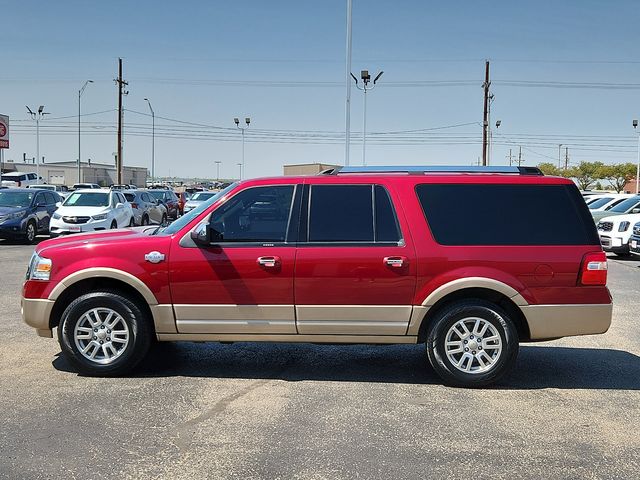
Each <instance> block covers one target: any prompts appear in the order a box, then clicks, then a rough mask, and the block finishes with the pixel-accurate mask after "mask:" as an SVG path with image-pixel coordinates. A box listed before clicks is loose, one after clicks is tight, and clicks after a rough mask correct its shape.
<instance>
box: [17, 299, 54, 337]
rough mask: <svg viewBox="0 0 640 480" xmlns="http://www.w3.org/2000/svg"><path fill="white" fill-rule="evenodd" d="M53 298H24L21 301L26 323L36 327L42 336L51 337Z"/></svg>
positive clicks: (23, 317) (23, 318)
mask: <svg viewBox="0 0 640 480" xmlns="http://www.w3.org/2000/svg"><path fill="white" fill-rule="evenodd" d="M53 303H54V302H53V300H46V299H40V298H23V299H22V300H21V301H20V307H21V308H20V309H21V311H22V320H23V321H24V323H26V324H27V325H29V326H30V327H33V328H35V329H36V332H37V333H38V335H40V336H41V337H49V338H51V336H52V334H51V328H49V317H50V316H51V310H52V309H53Z"/></svg>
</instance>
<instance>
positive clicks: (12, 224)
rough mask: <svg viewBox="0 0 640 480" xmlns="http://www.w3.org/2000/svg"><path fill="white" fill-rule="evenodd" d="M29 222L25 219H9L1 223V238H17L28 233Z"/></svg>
mask: <svg viewBox="0 0 640 480" xmlns="http://www.w3.org/2000/svg"><path fill="white" fill-rule="evenodd" d="M26 227H27V222H25V221H23V220H9V221H6V222H4V223H2V224H0V238H15V237H20V236H22V235H24V234H25V233H26V230H27V228H26Z"/></svg>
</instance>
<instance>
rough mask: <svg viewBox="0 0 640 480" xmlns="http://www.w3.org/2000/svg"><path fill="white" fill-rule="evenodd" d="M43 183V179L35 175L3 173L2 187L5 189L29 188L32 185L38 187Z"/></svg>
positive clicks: (0, 183)
mask: <svg viewBox="0 0 640 480" xmlns="http://www.w3.org/2000/svg"><path fill="white" fill-rule="evenodd" d="M39 183H43V182H42V177H38V175H36V174H35V173H25V172H10V173H3V174H2V177H1V180H0V185H2V186H3V187H22V188H25V187H28V186H30V185H37V184H39Z"/></svg>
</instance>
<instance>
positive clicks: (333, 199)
mask: <svg viewBox="0 0 640 480" xmlns="http://www.w3.org/2000/svg"><path fill="white" fill-rule="evenodd" d="M400 238H401V236H400V229H399V228H398V223H397V219H396V215H395V212H394V210H393V206H392V203H391V199H390V197H389V194H388V193H387V191H386V189H385V188H384V187H382V186H380V185H377V186H374V185H312V186H311V190H310V196H309V220H308V241H309V242H310V243H378V242H393V243H397V242H399V241H400Z"/></svg>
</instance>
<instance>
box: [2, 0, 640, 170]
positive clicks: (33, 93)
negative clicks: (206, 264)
mask: <svg viewBox="0 0 640 480" xmlns="http://www.w3.org/2000/svg"><path fill="white" fill-rule="evenodd" d="M0 12H2V15H1V21H0V52H2V53H1V55H0V59H1V60H0V113H3V114H7V115H9V116H10V117H11V148H10V149H9V150H7V151H6V152H5V159H13V160H15V161H22V157H23V153H26V155H27V157H34V156H35V155H36V153H35V152H36V134H35V125H34V122H33V121H32V120H31V119H30V117H29V115H28V114H27V110H26V108H25V106H27V105H28V106H30V107H31V108H32V109H35V108H37V107H38V106H39V105H44V106H45V111H46V112H49V113H50V114H49V115H47V116H45V118H44V120H42V122H41V124H40V125H41V126H40V152H41V155H43V156H45V159H46V162H47V163H48V162H55V161H69V160H74V161H75V160H76V159H77V156H78V138H77V136H78V132H77V128H78V127H77V121H78V119H77V115H78V90H79V89H80V88H81V87H82V85H83V83H84V82H85V81H86V80H88V79H91V80H93V82H94V83H92V84H89V85H88V86H87V88H86V90H85V91H84V93H83V96H82V113H83V116H82V159H83V161H84V160H86V159H87V158H90V159H91V160H92V161H93V162H96V163H112V162H113V161H114V152H115V151H116V149H117V147H116V129H115V127H116V122H117V113H116V108H117V88H116V85H115V83H114V80H113V79H114V78H115V77H116V76H117V62H118V57H121V58H122V59H123V62H124V79H125V80H126V81H128V82H129V85H128V87H127V89H128V91H129V94H128V95H127V96H125V97H124V106H125V109H126V111H125V137H124V138H125V140H124V154H123V158H124V163H125V164H127V165H132V166H146V167H148V168H151V142H152V138H151V120H152V119H151V116H150V112H149V107H148V105H147V103H146V101H145V100H144V99H145V98H149V100H150V101H151V103H152V106H153V109H154V111H155V114H156V119H155V122H156V131H155V174H156V176H177V177H208V178H214V177H215V175H216V167H215V162H216V161H220V162H222V163H221V172H220V175H221V177H222V178H234V177H237V176H238V172H239V167H238V163H239V162H241V160H242V148H241V133H240V131H238V130H237V129H236V127H235V125H234V123H233V118H234V117H240V118H243V117H247V116H248V117H250V118H251V124H250V126H249V128H248V129H247V130H246V133H245V140H246V143H245V171H244V175H245V177H257V176H265V175H278V174H281V173H282V165H284V164H292V163H312V162H322V163H331V164H334V163H335V164H343V163H344V160H345V147H344V130H345V118H344V117H345V85H344V83H345V74H346V71H345V35H346V0H323V1H316V2H310V1H307V0H298V1H288V0H271V1H268V2H265V1H258V0H245V1H242V2H222V1H195V0H193V1H189V0H183V1H180V2H168V1H160V0H156V1H147V0H142V1H140V0H137V1H135V2H131V1H117V0H115V1H109V2H87V1H65V0H60V1H56V2H42V1H30V0H21V1H20V2H16V1H13V0H0ZM637 20H638V10H637V5H636V3H635V2H632V1H616V2H611V1H604V0H603V1H593V0H579V1H578V0H575V1H562V0H555V1H548V0H540V1H536V2H514V1H502V0H499V1H493V2H477V1H457V2H444V1H440V2H436V1H409V0H386V1H382V0H381V1H375V0H368V1H364V0H353V61H352V67H351V70H352V72H354V73H355V74H356V76H359V72H360V70H362V69H368V70H369V71H370V72H371V73H372V74H375V73H377V72H379V71H384V74H383V76H382V77H381V78H380V81H379V83H378V84H377V85H376V87H375V88H374V89H373V90H372V91H370V92H369V93H368V94H367V99H368V100H367V146H366V163H367V164H370V165H376V164H379V165H382V164H391V165H393V164H416V165H418V164H425V165H437V164H448V165H455V164H458V165H470V164H472V163H475V162H477V161H478V157H479V156H480V155H481V142H482V128H481V123H482V114H483V111H482V108H483V91H482V82H483V79H484V64H485V59H488V60H490V65H491V79H492V85H491V92H492V93H493V95H494V100H493V103H492V107H491V108H492V111H491V124H492V126H493V134H492V139H493V145H492V148H491V163H492V164H505V163H506V164H508V162H509V159H508V155H509V150H511V153H512V155H513V158H514V159H515V158H516V157H517V154H518V152H519V149H520V148H522V161H523V165H537V164H538V163H540V162H545V161H548V162H554V163H557V162H558V155H559V149H558V145H560V144H562V145H563V147H562V150H561V152H560V153H561V155H562V157H563V158H562V160H563V161H564V156H565V153H566V151H565V150H564V149H565V148H568V149H569V151H568V154H569V161H570V163H572V164H574V163H578V162H580V161H594V160H599V161H603V162H605V163H614V162H621V161H625V162H627V161H629V162H635V161H636V148H637V147H636V145H637V143H636V142H637V134H636V133H635V132H634V129H633V127H632V119H634V118H637V117H640V102H639V100H640V81H639V80H638V76H639V74H640V56H639V55H638V51H639V50H638V33H637V32H638V29H637ZM523 82H524V83H523ZM496 120H500V121H501V125H500V127H499V128H498V129H497V130H496V128H495V121H496ZM362 129H363V94H362V92H361V91H360V90H358V89H356V88H352V107H351V131H352V142H351V148H350V160H351V164H353V165H360V164H362V161H363V155H362V153H363V147H362Z"/></svg>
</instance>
